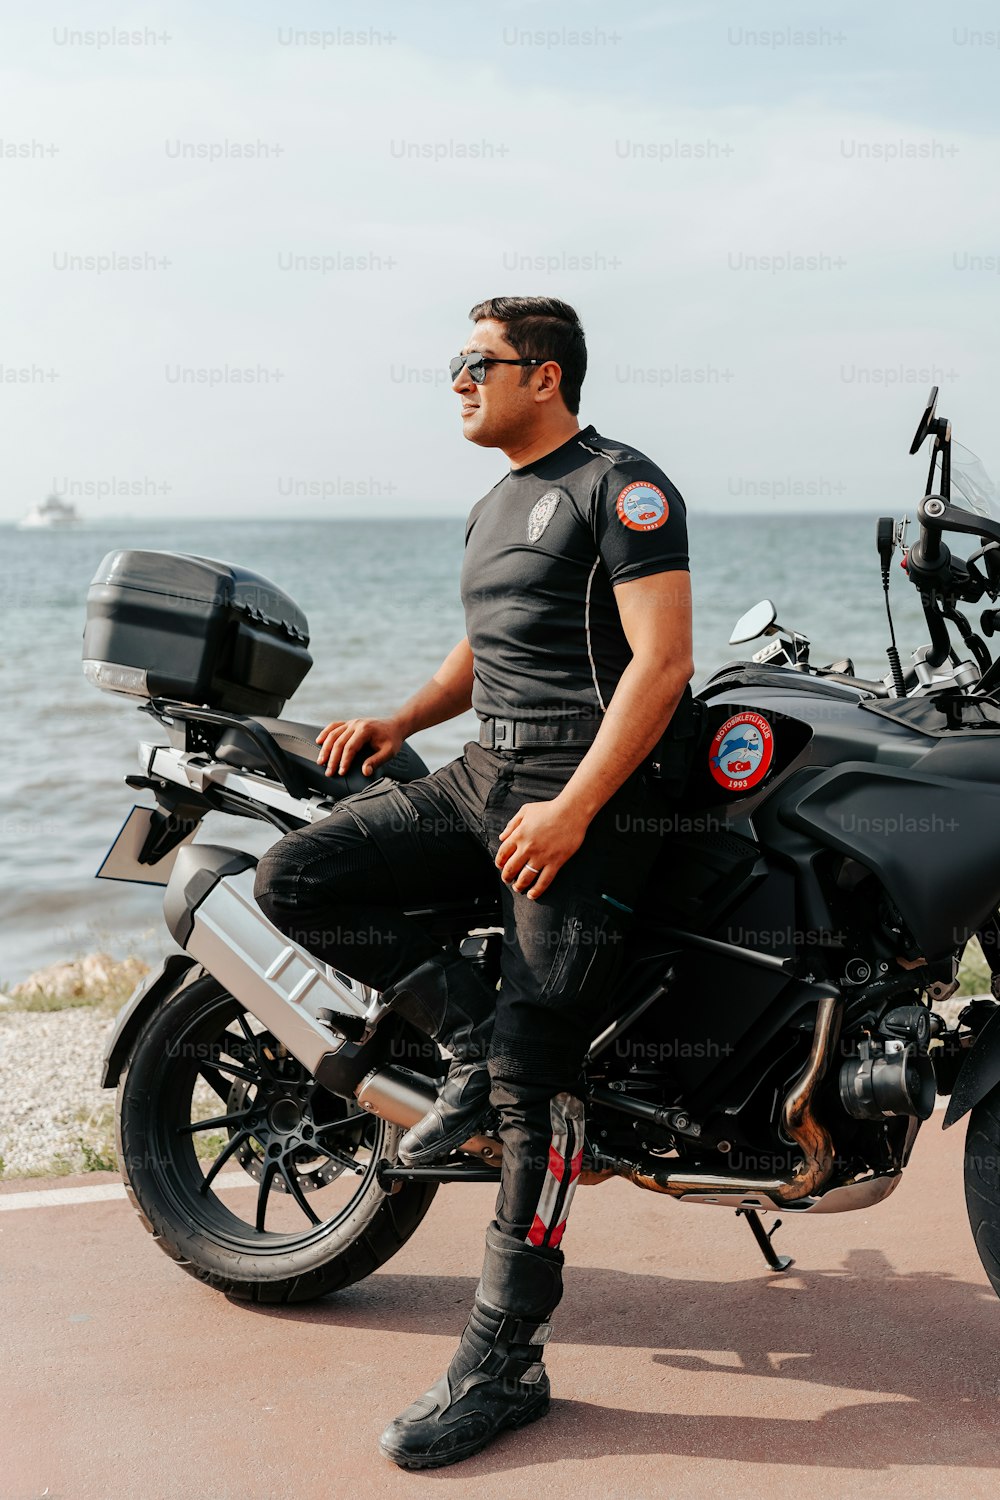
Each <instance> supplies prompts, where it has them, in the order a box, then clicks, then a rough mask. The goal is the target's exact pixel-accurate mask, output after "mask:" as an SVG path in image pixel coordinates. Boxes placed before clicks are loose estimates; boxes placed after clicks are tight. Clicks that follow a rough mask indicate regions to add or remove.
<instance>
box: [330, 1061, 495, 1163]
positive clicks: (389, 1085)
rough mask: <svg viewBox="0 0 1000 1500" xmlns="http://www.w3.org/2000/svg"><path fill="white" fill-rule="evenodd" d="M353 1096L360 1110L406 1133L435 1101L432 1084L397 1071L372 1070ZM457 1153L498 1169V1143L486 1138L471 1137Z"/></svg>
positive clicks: (486, 1136)
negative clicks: (481, 1160) (424, 1083)
mask: <svg viewBox="0 0 1000 1500" xmlns="http://www.w3.org/2000/svg"><path fill="white" fill-rule="evenodd" d="M354 1094H355V1097H356V1099H357V1101H358V1103H359V1104H360V1105H361V1108H362V1109H366V1110H368V1111H369V1113H370V1114H373V1115H378V1116H379V1118H380V1119H382V1120H388V1121H389V1123H390V1124H391V1125H402V1126H403V1128H404V1129H406V1130H409V1128H410V1126H411V1125H415V1124H416V1123H417V1121H418V1120H422V1119H423V1117H424V1115H425V1114H426V1113H427V1111H428V1110H429V1109H430V1107H431V1105H432V1104H433V1103H434V1100H435V1099H436V1098H437V1090H436V1089H435V1088H434V1086H433V1085H432V1084H428V1085H427V1086H426V1087H424V1086H423V1085H422V1084H420V1083H418V1082H417V1080H416V1079H415V1078H412V1077H410V1075H409V1074H405V1073H401V1072H399V1071H398V1070H397V1069H396V1068H373V1069H372V1071H371V1072H370V1073H366V1074H365V1076H364V1078H362V1080H361V1082H360V1083H359V1084H358V1086H357V1088H356V1089H355V1090H354ZM458 1149H459V1150H460V1151H464V1152H466V1153H467V1154H468V1155H469V1156H479V1157H482V1159H483V1161H486V1162H489V1163H490V1165H491V1166H497V1167H498V1166H499V1165H500V1157H501V1152H502V1148H501V1145H500V1142H499V1141H495V1140H493V1139H492V1138H491V1137H490V1136H488V1135H474V1136H472V1137H471V1138H470V1139H469V1140H467V1141H466V1142H465V1144H464V1145H462V1146H460V1147H459V1148H458Z"/></svg>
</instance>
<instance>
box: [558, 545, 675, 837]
mask: <svg viewBox="0 0 1000 1500" xmlns="http://www.w3.org/2000/svg"><path fill="white" fill-rule="evenodd" d="M615 602H616V603H617V605H618V613H619V615H620V616H621V622H622V629H623V630H624V632H625V637H626V639H627V641H628V643H629V645H630V646H631V648H632V660H631V661H630V662H629V664H628V666H627V667H626V668H625V670H624V672H623V673H622V675H621V677H620V678H619V680H618V686H617V687H616V688H615V690H614V693H613V694H612V697H611V702H610V703H609V704H608V709H607V713H606V714H605V715H604V718H603V720H602V722H601V727H600V729H599V730H598V732H597V738H596V739H595V740H594V743H593V744H592V745H591V747H590V749H589V750H588V751H587V753H586V755H585V756H584V757H583V759H582V760H581V762H580V764H579V765H578V766H577V768H576V770H575V771H574V773H573V775H572V776H571V777H570V779H569V781H568V782H567V783H566V785H565V787H564V788H563V790H562V792H561V793H560V799H559V800H560V801H561V802H563V803H564V806H565V807H567V809H573V810H574V811H577V810H578V811H579V812H580V813H581V815H583V816H584V817H586V819H587V821H588V823H589V821H590V819H591V818H592V817H593V816H594V814H595V813H596V812H597V810H598V808H600V807H603V805H604V803H605V802H607V800H608V798H609V797H611V795H612V794H613V793H614V792H616V791H617V790H618V788H619V787H620V786H621V784H622V782H623V781H625V780H626V778H627V777H628V776H630V775H631V774H632V772H633V771H634V770H635V769H636V767H637V766H639V765H641V764H642V762H643V761H644V760H645V759H646V756H647V755H648V754H649V753H650V751H651V750H652V749H653V746H654V745H655V744H656V743H657V741H658V740H659V738H660V736H661V735H662V733H663V731H664V730H665V729H666V727H667V725H668V724H669V722H670V720H671V718H672V717H673V713H674V709H675V708H676V707H677V705H678V703H679V702H680V698H681V694H682V693H683V691H684V687H685V684H686V683H688V682H689V681H690V679H691V677H692V675H693V673H694V661H693V660H692V654H691V652H692V647H691V575H690V573H688V572H686V571H677V572H673V573H654V574H653V576H652V577H650V578H635V579H633V580H632V581H631V582H630V583H619V584H618V585H617V586H616V587H615Z"/></svg>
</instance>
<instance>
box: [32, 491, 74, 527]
mask: <svg viewBox="0 0 1000 1500" xmlns="http://www.w3.org/2000/svg"><path fill="white" fill-rule="evenodd" d="M17 524H18V528H19V529H20V530H21V531H38V530H47V531H53V530H56V529H61V528H62V527H64V526H78V525H79V524H80V515H79V513H78V511H77V509H76V506H75V505H71V504H70V503H69V501H68V500H63V499H62V497H61V496H60V495H49V496H47V497H46V499H44V500H43V501H42V502H41V503H40V504H39V505H33V506H32V507H31V509H30V510H29V511H28V514H27V515H26V516H25V517H24V519H23V520H21V521H19V522H18V523H17Z"/></svg>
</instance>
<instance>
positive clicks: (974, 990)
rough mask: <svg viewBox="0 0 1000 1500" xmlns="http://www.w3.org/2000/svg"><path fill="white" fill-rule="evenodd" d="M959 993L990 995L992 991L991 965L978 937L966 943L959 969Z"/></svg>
mask: <svg viewBox="0 0 1000 1500" xmlns="http://www.w3.org/2000/svg"><path fill="white" fill-rule="evenodd" d="M956 993H957V994H959V995H988V994H989V993H990V966H989V964H988V963H987V962H986V959H985V958H984V957H983V950H982V948H981V947H980V946H979V940H978V938H973V939H972V941H971V942H969V943H967V944H966V948H965V952H964V954H963V955H962V962H961V964H960V965H959V969H958V990H957V992H956Z"/></svg>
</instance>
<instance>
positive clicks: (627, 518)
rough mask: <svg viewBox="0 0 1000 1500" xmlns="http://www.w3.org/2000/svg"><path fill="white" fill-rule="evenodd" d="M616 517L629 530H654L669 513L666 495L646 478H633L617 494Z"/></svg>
mask: <svg viewBox="0 0 1000 1500" xmlns="http://www.w3.org/2000/svg"><path fill="white" fill-rule="evenodd" d="M616 509H617V511H618V519H619V521H621V523H622V525H623V526H627V527H628V528H629V530H630V531H656V529H657V528H658V527H660V526H662V525H663V523H664V521H665V520H666V519H667V517H668V516H669V514H670V506H669V504H668V503H667V497H666V495H665V494H664V493H663V491H662V490H661V489H660V488H659V486H658V485H655V484H650V482H649V480H648V479H635V480H633V481H632V483H631V484H627V485H626V486H625V488H624V489H623V490H622V492H621V494H620V495H619V496H618V503H617V506H616Z"/></svg>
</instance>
